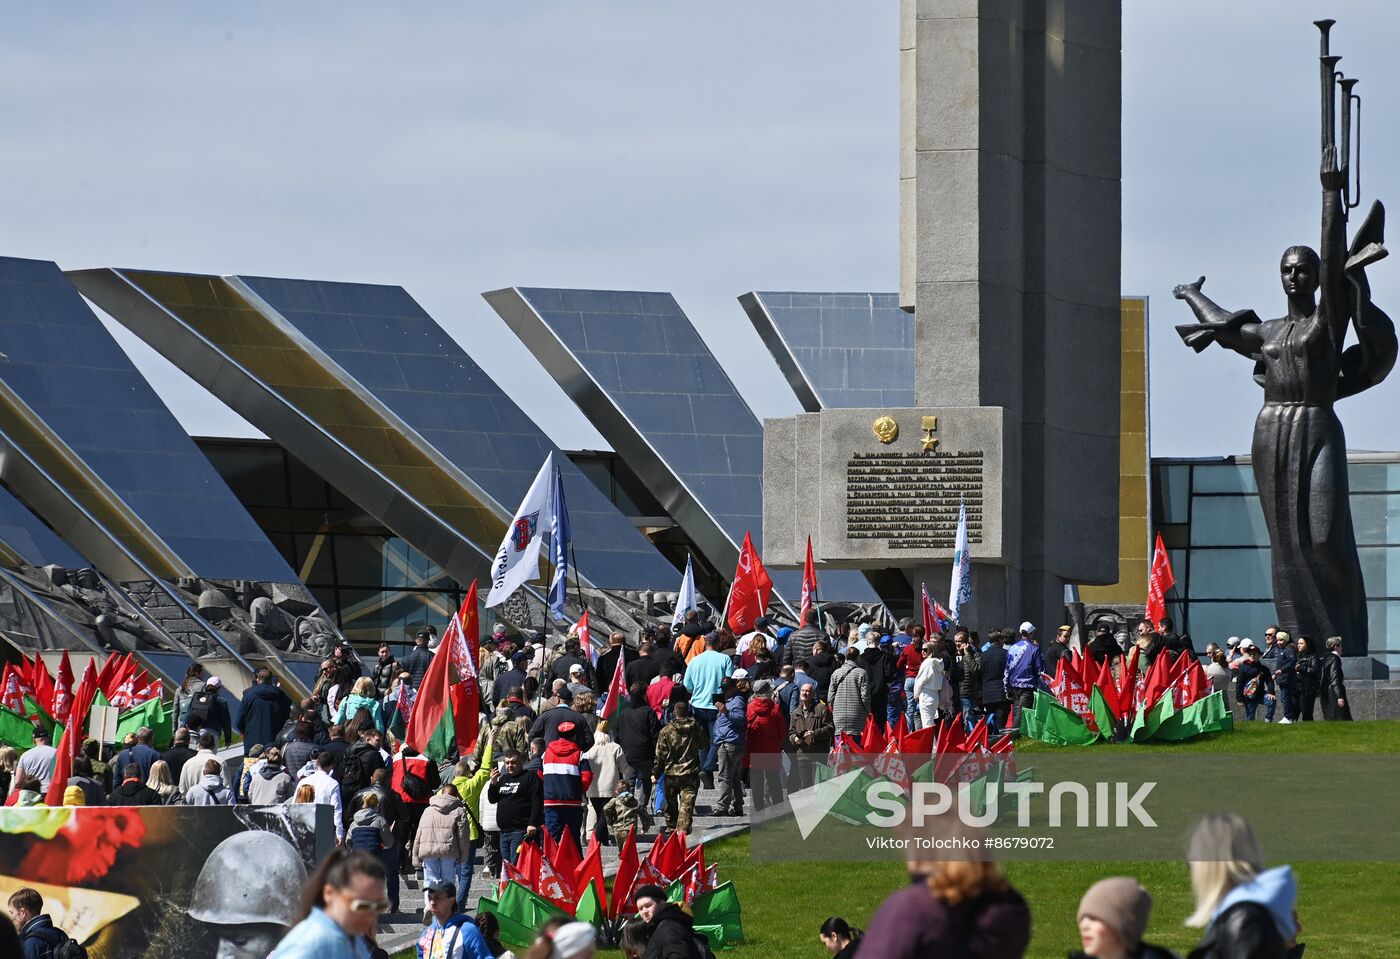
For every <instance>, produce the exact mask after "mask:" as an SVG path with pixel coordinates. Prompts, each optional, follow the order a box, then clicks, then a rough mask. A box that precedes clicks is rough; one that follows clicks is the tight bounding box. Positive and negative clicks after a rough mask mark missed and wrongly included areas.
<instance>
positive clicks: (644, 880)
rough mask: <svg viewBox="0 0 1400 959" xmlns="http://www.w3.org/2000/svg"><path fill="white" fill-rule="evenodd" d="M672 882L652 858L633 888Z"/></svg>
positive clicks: (640, 868)
mask: <svg viewBox="0 0 1400 959" xmlns="http://www.w3.org/2000/svg"><path fill="white" fill-rule="evenodd" d="M15 795H18V793H16V794H15ZM660 845H662V844H661V843H659V842H658V843H652V846H651V848H652V849H653V850H655V849H656V847H657V846H660ZM670 881H671V880H669V879H667V878H666V877H665V876H664V875H662V873H661V870H660V869H657V868H656V863H654V862H652V861H651V859H650V858H647V859H643V860H642V862H641V864H640V865H639V866H637V878H636V879H635V880H634V881H633V882H632V888H633V889H640V888H641V887H642V886H662V887H664V886H666V885H668V884H669V883H670ZM616 895H617V893H613V896H614V897H616Z"/></svg>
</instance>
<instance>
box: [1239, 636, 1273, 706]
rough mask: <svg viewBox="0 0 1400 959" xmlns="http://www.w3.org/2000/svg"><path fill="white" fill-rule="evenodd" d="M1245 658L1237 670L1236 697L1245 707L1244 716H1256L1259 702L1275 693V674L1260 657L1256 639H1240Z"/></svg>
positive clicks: (1270, 697)
mask: <svg viewBox="0 0 1400 959" xmlns="http://www.w3.org/2000/svg"><path fill="white" fill-rule="evenodd" d="M1240 649H1241V650H1242V651H1243V652H1244V659H1243V660H1242V661H1241V662H1240V665H1239V668H1238V669H1236V670H1235V698H1236V699H1237V700H1239V703H1240V705H1241V706H1243V707H1244V718H1245V719H1246V720H1250V719H1253V718H1254V715H1255V713H1256V712H1257V711H1258V709H1259V704H1260V703H1262V702H1264V701H1265V700H1266V699H1272V698H1273V695H1274V676H1273V673H1271V672H1270V671H1269V667H1267V666H1265V665H1264V663H1263V661H1262V660H1261V659H1260V657H1259V647H1258V646H1256V645H1255V644H1254V640H1252V639H1245V640H1241V641H1240Z"/></svg>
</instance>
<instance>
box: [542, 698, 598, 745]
mask: <svg viewBox="0 0 1400 959" xmlns="http://www.w3.org/2000/svg"><path fill="white" fill-rule="evenodd" d="M573 698H574V697H573V694H572V693H570V692H569V690H568V688H567V687H565V688H564V689H562V690H560V691H559V705H558V706H555V707H554V708H553V709H546V710H545V711H544V712H542V713H540V715H539V717H538V718H537V719H536V720H535V722H534V725H532V726H531V727H530V738H531V739H537V738H538V739H543V740H544V744H545V745H546V746H548V745H549V744H550V743H552V742H554V740H556V739H558V738H560V737H561V736H564V735H565V733H562V732H560V730H559V727H560V725H561V724H563V723H572V724H573V725H572V726H571V727H570V728H569V731H568V734H567V735H568V738H569V739H572V740H573V741H574V742H575V743H577V744H578V748H579V749H580V750H582V751H583V752H588V750H590V749H592V748H593V729H592V727H590V726H589V725H588V721H587V720H586V719H584V718H583V714H582V713H580V712H577V711H576V710H575V709H574V707H573V706H571V705H570V703H572V702H573Z"/></svg>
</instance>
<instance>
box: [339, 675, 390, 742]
mask: <svg viewBox="0 0 1400 959" xmlns="http://www.w3.org/2000/svg"><path fill="white" fill-rule="evenodd" d="M377 692H378V690H376V689H375V688H374V680H373V679H371V678H370V677H368V676H361V677H360V678H359V679H357V680H355V685H354V686H352V687H350V695H349V696H346V697H344V698H343V699H341V700H340V702H339V703H338V704H337V706H336V710H335V718H334V719H332V720H331V722H332V723H339V724H340V725H342V726H346V725H348V724H349V723H350V721H351V720H352V719H354V718H355V716H356V714H357V713H359V711H360V710H362V709H363V710H365V711H366V712H368V713H369V718H370V719H371V720H372V721H373V722H374V728H375V729H378V730H379V731H380V732H383V731H384V718H383V717H382V716H381V715H380V709H379V700H377V699H375V694H376V693H377Z"/></svg>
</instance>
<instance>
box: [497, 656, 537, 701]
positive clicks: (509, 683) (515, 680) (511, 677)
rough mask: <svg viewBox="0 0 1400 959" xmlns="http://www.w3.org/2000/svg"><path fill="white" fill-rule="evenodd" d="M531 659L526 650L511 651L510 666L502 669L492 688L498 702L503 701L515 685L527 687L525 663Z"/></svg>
mask: <svg viewBox="0 0 1400 959" xmlns="http://www.w3.org/2000/svg"><path fill="white" fill-rule="evenodd" d="M529 660H530V654H529V653H527V652H525V650H523V649H521V650H517V651H516V652H514V653H511V656H510V667H509V668H508V669H504V670H502V671H501V672H500V673H499V674H497V676H496V682H495V683H494V686H493V688H492V690H491V695H492V696H493V697H494V698H495V700H496V702H498V703H499V702H501V701H502V700H504V699H506V698H507V697H508V696H509V695H510V691H511V689H512V688H513V687H520V688H521V689H523V688H524V687H525V675H526V674H525V665H526V663H528V662H529Z"/></svg>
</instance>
